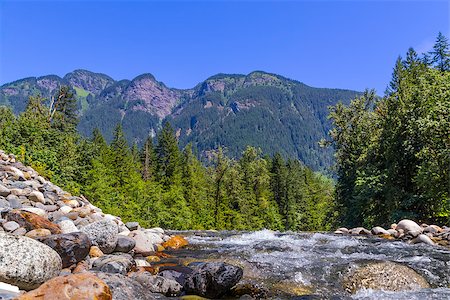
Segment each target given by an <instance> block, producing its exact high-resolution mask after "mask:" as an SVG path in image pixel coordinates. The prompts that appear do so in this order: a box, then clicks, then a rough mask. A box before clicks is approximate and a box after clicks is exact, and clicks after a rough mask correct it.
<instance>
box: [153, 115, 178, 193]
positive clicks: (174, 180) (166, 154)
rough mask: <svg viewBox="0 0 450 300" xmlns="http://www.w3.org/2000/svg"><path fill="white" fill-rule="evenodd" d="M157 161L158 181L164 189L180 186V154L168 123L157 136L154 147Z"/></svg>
mask: <svg viewBox="0 0 450 300" xmlns="http://www.w3.org/2000/svg"><path fill="white" fill-rule="evenodd" d="M156 153H157V159H158V170H157V171H158V179H159V181H160V182H162V184H163V186H164V187H165V188H169V186H171V185H175V184H180V181H181V153H180V149H179V148H178V142H177V138H176V137H175V133H174V131H173V129H172V126H171V125H170V123H169V122H166V123H164V126H163V128H162V130H161V132H160V133H159V135H158V145H157V146H156Z"/></svg>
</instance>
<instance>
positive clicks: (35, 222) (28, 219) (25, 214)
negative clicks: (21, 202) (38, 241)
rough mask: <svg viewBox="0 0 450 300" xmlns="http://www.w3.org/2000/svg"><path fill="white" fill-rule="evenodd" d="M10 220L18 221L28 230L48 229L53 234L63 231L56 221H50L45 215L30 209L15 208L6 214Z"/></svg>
mask: <svg viewBox="0 0 450 300" xmlns="http://www.w3.org/2000/svg"><path fill="white" fill-rule="evenodd" d="M6 218H7V219H8V220H9V221H16V222H17V223H19V225H20V226H22V227H24V228H25V229H26V230H27V231H30V230H33V229H40V228H43V229H48V230H50V232H51V233H52V234H59V233H61V229H60V228H59V226H58V225H56V224H55V223H52V222H50V221H49V220H47V219H46V218H44V217H41V216H39V215H37V214H34V213H32V212H29V211H23V210H18V209H14V210H12V211H10V212H8V214H7V215H6Z"/></svg>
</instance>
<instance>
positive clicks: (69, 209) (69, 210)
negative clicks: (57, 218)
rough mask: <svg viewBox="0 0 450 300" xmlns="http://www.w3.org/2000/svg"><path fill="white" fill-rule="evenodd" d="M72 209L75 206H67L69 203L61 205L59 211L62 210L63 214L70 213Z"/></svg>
mask: <svg viewBox="0 0 450 300" xmlns="http://www.w3.org/2000/svg"><path fill="white" fill-rule="evenodd" d="M72 210H73V208H72V207H70V206H67V205H64V206H61V207H60V209H59V211H60V212H62V213H63V214H68V213H70V212H71V211H72Z"/></svg>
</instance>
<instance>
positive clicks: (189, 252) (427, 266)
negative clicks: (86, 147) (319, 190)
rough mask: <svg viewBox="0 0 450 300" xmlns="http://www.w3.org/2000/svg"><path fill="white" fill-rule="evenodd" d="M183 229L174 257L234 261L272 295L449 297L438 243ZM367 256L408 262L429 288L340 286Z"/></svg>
mask: <svg viewBox="0 0 450 300" xmlns="http://www.w3.org/2000/svg"><path fill="white" fill-rule="evenodd" d="M182 234H183V235H185V236H186V237H187V239H188V241H189V242H190V246H189V247H188V248H187V249H185V250H182V251H179V252H177V253H176V256H177V257H179V258H181V259H183V260H185V262H189V261H200V260H204V261H215V260H218V261H225V262H228V263H231V264H235V265H239V266H241V267H243V268H244V278H243V280H242V281H243V282H252V283H256V284H257V285H259V286H260V287H263V288H266V289H268V290H269V291H270V296H268V298H272V299H293V298H295V299H377V300H382V299H400V300H401V299H405V300H406V299H408V300H409V299H417V300H423V299H450V289H449V288H448V287H449V284H450V266H449V265H450V251H449V250H448V249H446V248H443V247H439V246H429V245H425V244H416V245H409V244H407V243H404V242H401V241H390V240H384V239H381V238H376V237H366V236H340V235H335V234H329V233H293V232H287V233H279V232H273V231H269V230H261V231H255V232H229V231H228V232H214V231H188V232H182ZM367 261H392V262H398V263H401V264H403V265H406V266H409V267H411V268H412V269H414V270H415V271H416V272H418V273H419V274H421V275H422V276H424V277H425V279H426V280H427V281H428V282H429V284H430V285H431V288H430V289H419V290H410V291H404V292H387V291H376V290H370V289H369V290H359V291H358V292H357V293H356V294H353V295H351V294H349V293H348V292H346V291H345V290H344V288H343V284H342V282H343V279H344V277H345V276H346V274H348V271H349V269H350V268H351V267H352V266H355V265H356V264H358V263H361V262H367ZM302 295H303V296H302ZM305 295H308V296H305Z"/></svg>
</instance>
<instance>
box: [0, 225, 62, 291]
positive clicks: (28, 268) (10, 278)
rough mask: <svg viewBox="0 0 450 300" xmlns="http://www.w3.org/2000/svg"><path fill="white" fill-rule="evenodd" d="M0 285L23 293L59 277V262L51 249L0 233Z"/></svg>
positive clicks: (28, 240)
mask: <svg viewBox="0 0 450 300" xmlns="http://www.w3.org/2000/svg"><path fill="white" fill-rule="evenodd" d="M0 257H1V259H0V281H2V282H6V283H10V284H13V285H16V286H18V287H19V288H21V289H23V290H31V289H34V288H37V287H38V286H39V285H41V284H42V283H44V282H45V281H47V280H49V279H51V278H53V277H56V276H58V274H59V272H60V271H61V269H62V263H61V258H60V256H59V255H58V253H56V252H55V251H54V250H53V249H52V248H50V247H48V246H47V245H44V244H42V243H40V242H38V241H35V240H33V239H30V238H28V237H24V236H15V235H11V234H6V233H1V232H0Z"/></svg>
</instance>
